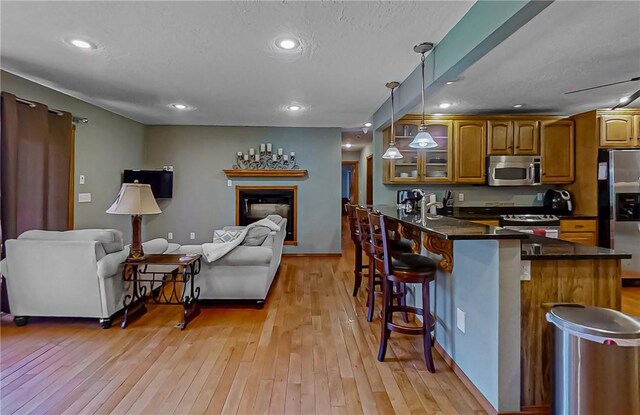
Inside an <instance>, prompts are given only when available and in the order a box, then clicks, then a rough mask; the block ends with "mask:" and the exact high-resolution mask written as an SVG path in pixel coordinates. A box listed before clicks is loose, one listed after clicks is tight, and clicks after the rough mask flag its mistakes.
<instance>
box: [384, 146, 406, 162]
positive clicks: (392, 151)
mask: <svg viewBox="0 0 640 415" xmlns="http://www.w3.org/2000/svg"><path fill="white" fill-rule="evenodd" d="M382 158H383V159H385V160H398V159H401V158H402V153H401V152H400V150H398V148H397V147H396V146H395V145H393V144H391V145H389V148H388V149H387V151H385V152H384V154H383V155H382Z"/></svg>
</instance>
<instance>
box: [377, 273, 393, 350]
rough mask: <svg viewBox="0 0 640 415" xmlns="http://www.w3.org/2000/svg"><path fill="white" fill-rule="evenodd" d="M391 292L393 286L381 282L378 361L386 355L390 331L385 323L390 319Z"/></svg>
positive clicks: (384, 280)
mask: <svg viewBox="0 0 640 415" xmlns="http://www.w3.org/2000/svg"><path fill="white" fill-rule="evenodd" d="M392 291H393V285H392V284H391V282H389V281H387V279H386V278H384V279H383V280H382V321H381V322H380V327H381V329H382V330H381V333H380V348H379V349H378V361H380V362H382V361H384V356H385V355H386V354H387V343H388V342H389V337H390V336H391V330H389V328H388V327H387V323H388V322H389V321H390V319H391V313H390V311H389V306H390V305H391V292H392Z"/></svg>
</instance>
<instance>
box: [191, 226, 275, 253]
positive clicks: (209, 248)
mask: <svg viewBox="0 0 640 415" xmlns="http://www.w3.org/2000/svg"><path fill="white" fill-rule="evenodd" d="M256 226H263V227H265V228H268V229H269V230H272V231H276V232H278V231H279V230H280V227H279V226H278V225H277V224H276V223H275V222H273V221H272V220H270V219H267V218H264V219H260V220H259V221H257V222H254V223H252V224H250V225H249V226H247V227H246V228H244V229H243V230H242V233H241V234H240V235H239V236H238V237H237V238H235V239H234V240H232V241H229V242H218V243H215V242H212V243H206V244H202V252H203V254H204V259H205V261H207V262H214V261H217V260H218V259H220V258H222V257H223V256H225V255H227V254H228V253H229V252H231V251H232V250H233V249H234V248H235V247H237V246H238V245H240V244H241V243H242V242H243V241H244V238H245V237H246V236H247V232H248V231H249V229H251V228H255V227H256Z"/></svg>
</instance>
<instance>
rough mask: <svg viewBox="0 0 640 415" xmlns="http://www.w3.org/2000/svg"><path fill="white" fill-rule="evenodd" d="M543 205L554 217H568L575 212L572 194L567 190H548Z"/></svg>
mask: <svg viewBox="0 0 640 415" xmlns="http://www.w3.org/2000/svg"><path fill="white" fill-rule="evenodd" d="M542 203H543V204H544V207H545V208H546V210H547V212H548V213H553V214H554V215H568V214H570V213H571V212H572V211H573V203H572V201H571V193H569V192H568V191H567V190H554V189H549V190H547V193H545V194H544V200H543V202H542Z"/></svg>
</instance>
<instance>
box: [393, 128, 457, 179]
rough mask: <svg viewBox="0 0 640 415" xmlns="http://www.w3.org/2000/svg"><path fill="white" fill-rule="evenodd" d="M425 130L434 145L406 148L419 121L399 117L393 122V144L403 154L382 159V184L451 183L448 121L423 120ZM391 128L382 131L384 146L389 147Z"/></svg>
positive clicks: (416, 132)
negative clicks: (383, 165) (430, 146)
mask: <svg viewBox="0 0 640 415" xmlns="http://www.w3.org/2000/svg"><path fill="white" fill-rule="evenodd" d="M425 124H426V125H427V131H428V132H429V134H431V136H432V137H433V139H434V140H435V142H436V143H438V146H437V147H434V148H428V149H415V148H411V147H409V143H411V141H413V139H414V138H415V136H416V134H418V127H419V125H420V120H417V121H405V120H401V121H399V122H398V123H397V124H396V125H395V130H396V139H395V141H396V146H397V147H398V150H400V152H401V153H402V155H403V156H404V157H403V158H402V159H400V160H385V161H384V163H385V166H386V167H385V178H384V179H385V180H384V181H385V183H387V184H388V183H451V182H452V181H453V168H452V167H453V153H452V151H451V150H452V145H451V142H452V140H451V137H452V124H453V123H452V121H447V120H429V121H425ZM390 137H391V129H390V128H389V129H387V130H385V134H384V148H385V149H386V148H387V147H388V146H389V141H390Z"/></svg>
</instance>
